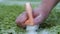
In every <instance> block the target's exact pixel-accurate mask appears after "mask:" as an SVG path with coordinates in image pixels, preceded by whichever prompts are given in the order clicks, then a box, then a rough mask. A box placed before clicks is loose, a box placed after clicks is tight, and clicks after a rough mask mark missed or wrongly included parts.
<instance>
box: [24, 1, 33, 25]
mask: <svg viewBox="0 0 60 34" xmlns="http://www.w3.org/2000/svg"><path fill="white" fill-rule="evenodd" d="M26 11H27V14H28V17H29V19H28V20H27V21H26V22H25V24H27V25H33V24H34V23H33V15H32V7H31V4H30V3H29V2H28V3H26Z"/></svg>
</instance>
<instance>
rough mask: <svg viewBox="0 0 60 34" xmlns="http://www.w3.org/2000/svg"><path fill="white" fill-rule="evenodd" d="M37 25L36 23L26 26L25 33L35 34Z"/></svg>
mask: <svg viewBox="0 0 60 34" xmlns="http://www.w3.org/2000/svg"><path fill="white" fill-rule="evenodd" d="M38 28H39V26H38V25H34V26H31V25H30V26H27V27H26V31H27V33H26V34H37V31H36V30H38Z"/></svg>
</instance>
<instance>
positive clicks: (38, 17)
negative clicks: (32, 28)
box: [16, 0, 60, 28]
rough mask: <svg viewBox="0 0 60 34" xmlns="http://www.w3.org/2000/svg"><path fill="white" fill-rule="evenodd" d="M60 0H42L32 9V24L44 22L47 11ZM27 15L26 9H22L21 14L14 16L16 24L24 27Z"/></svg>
mask: <svg viewBox="0 0 60 34" xmlns="http://www.w3.org/2000/svg"><path fill="white" fill-rule="evenodd" d="M59 1H60V0H42V3H41V5H39V6H38V7H37V8H35V9H33V12H32V13H33V17H34V20H33V21H34V24H35V25H38V24H41V23H43V22H44V20H45V19H47V17H48V15H49V13H50V12H51V10H52V9H53V8H54V7H55V6H56V5H57V3H58V2H59ZM28 18H29V17H28V15H27V13H26V11H24V12H23V13H22V14H20V15H19V16H18V17H17V18H16V24H17V25H18V26H19V27H22V28H24V27H25V26H26V24H24V23H25V21H26V20H27V19H28Z"/></svg>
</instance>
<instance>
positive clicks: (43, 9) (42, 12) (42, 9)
mask: <svg viewBox="0 0 60 34" xmlns="http://www.w3.org/2000/svg"><path fill="white" fill-rule="evenodd" d="M59 1H60V0H42V3H41V4H40V6H39V7H38V8H36V11H39V12H36V13H37V14H38V13H39V16H38V17H37V20H39V21H40V23H42V22H43V20H45V19H46V18H47V17H48V15H49V13H50V12H51V10H52V9H53V8H54V6H55V5H56V4H57V3H58V2H59ZM36 13H35V14H36ZM38 18H40V19H38Z"/></svg>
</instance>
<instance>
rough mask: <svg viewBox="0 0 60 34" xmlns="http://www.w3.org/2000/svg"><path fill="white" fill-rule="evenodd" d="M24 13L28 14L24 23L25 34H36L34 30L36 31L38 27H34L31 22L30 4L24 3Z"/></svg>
mask: <svg viewBox="0 0 60 34" xmlns="http://www.w3.org/2000/svg"><path fill="white" fill-rule="evenodd" d="M26 11H27V14H28V17H29V18H28V20H27V21H26V22H25V24H26V25H27V26H26V31H27V33H26V34H37V32H36V30H37V29H38V25H34V21H33V15H32V14H33V13H32V7H31V4H30V2H27V3H26Z"/></svg>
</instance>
